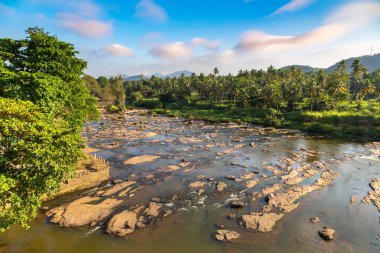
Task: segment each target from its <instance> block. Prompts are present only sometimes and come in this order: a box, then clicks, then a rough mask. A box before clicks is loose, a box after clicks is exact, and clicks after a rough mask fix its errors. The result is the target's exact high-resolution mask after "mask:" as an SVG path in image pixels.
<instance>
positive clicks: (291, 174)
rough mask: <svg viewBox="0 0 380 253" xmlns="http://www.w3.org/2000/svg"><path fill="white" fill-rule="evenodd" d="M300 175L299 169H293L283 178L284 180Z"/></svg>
mask: <svg viewBox="0 0 380 253" xmlns="http://www.w3.org/2000/svg"><path fill="white" fill-rule="evenodd" d="M297 175H298V171H297V170H292V171H290V172H289V174H288V175H285V176H282V177H281V179H282V180H284V179H287V178H293V177H296V176H297Z"/></svg>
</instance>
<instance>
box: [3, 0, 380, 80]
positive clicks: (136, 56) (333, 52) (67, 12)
mask: <svg viewBox="0 0 380 253" xmlns="http://www.w3.org/2000/svg"><path fill="white" fill-rule="evenodd" d="M34 26H39V27H42V28H44V29H45V31H48V32H49V33H51V34H53V35H56V36H57V37H58V38H59V39H61V40H63V41H67V42H69V43H72V44H74V45H75V47H76V49H77V50H78V51H79V52H80V53H79V55H78V56H79V57H80V58H82V59H85V60H86V61H87V62H88V67H87V69H86V73H88V74H90V75H93V76H99V75H105V76H115V75H118V74H122V75H137V74H146V75H150V74H154V73H162V74H169V73H172V72H175V71H179V70H189V71H192V72H195V73H201V72H203V73H206V74H207V73H210V72H211V71H212V69H213V68H214V67H217V68H218V69H219V70H220V72H221V73H222V74H227V73H232V74H236V73H237V72H238V71H239V70H240V69H243V70H245V69H248V70H250V69H260V68H267V67H268V66H270V65H273V66H275V67H277V68H279V67H283V66H286V65H292V64H299V65H310V66H313V67H328V66H330V65H332V64H334V63H336V62H337V61H339V60H341V59H344V58H349V57H355V56H361V55H368V54H371V53H380V0H114V1H111V0H0V37H1V38H4V37H8V38H14V39H20V38H24V37H25V36H26V35H25V29H26V28H28V27H34Z"/></svg>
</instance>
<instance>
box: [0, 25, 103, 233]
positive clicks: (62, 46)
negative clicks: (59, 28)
mask: <svg viewBox="0 0 380 253" xmlns="http://www.w3.org/2000/svg"><path fill="white" fill-rule="evenodd" d="M26 32H27V34H28V36H27V38H26V39H21V40H12V39H0V155H1V157H0V183H1V186H0V202H1V203H0V231H3V230H5V229H7V228H8V227H9V226H10V225H12V224H13V223H19V224H21V225H22V226H24V227H27V222H28V221H29V220H30V219H32V218H33V217H34V216H35V215H36V211H37V208H38V207H39V205H40V198H41V196H42V195H43V194H50V193H51V192H52V191H55V190H57V189H58V186H59V183H60V182H61V181H62V180H63V179H64V178H68V177H69V176H70V175H71V174H72V172H73V169H74V166H75V164H76V163H77V162H78V160H79V158H80V157H81V156H82V151H81V146H82V144H83V143H82V139H81V138H80V132H81V129H82V126H83V123H84V122H85V121H86V120H88V119H90V118H91V119H95V118H96V117H97V116H98V112H97V109H96V106H95V105H96V99H95V97H94V96H92V95H91V94H90V92H89V89H88V88H87V86H86V83H85V81H84V80H82V78H81V76H82V74H83V69H84V68H85V67H86V62H85V61H83V60H81V59H78V58H76V54H77V51H75V48H74V46H73V45H72V44H69V43H66V42H62V41H60V40H58V38H56V37H55V36H51V35H49V34H48V33H46V32H44V31H43V30H42V29H40V28H30V29H28V30H27V31H26ZM5 62H6V64H4V63H5ZM87 79H88V80H91V78H87ZM92 81H93V80H92Z"/></svg>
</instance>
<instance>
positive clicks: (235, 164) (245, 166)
mask: <svg viewBox="0 0 380 253" xmlns="http://www.w3.org/2000/svg"><path fill="white" fill-rule="evenodd" d="M231 165H233V166H238V167H242V168H247V167H248V166H247V165H243V164H238V163H231Z"/></svg>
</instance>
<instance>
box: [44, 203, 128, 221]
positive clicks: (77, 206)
mask: <svg viewBox="0 0 380 253" xmlns="http://www.w3.org/2000/svg"><path fill="white" fill-rule="evenodd" d="M99 201H100V202H99ZM121 202H122V200H118V199H105V200H102V198H100V197H90V196H86V197H82V198H80V199H77V200H75V201H73V202H71V203H69V204H67V205H63V206H60V207H57V208H54V209H52V210H50V211H49V212H47V213H46V216H47V217H49V218H50V222H51V223H56V224H59V225H60V226H63V227H80V226H84V225H88V224H90V223H91V222H99V221H102V220H104V219H105V218H107V217H108V216H109V215H110V214H111V213H112V211H113V208H115V207H116V206H118V205H119V204H120V203H121ZM95 203H96V204H95Z"/></svg>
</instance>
